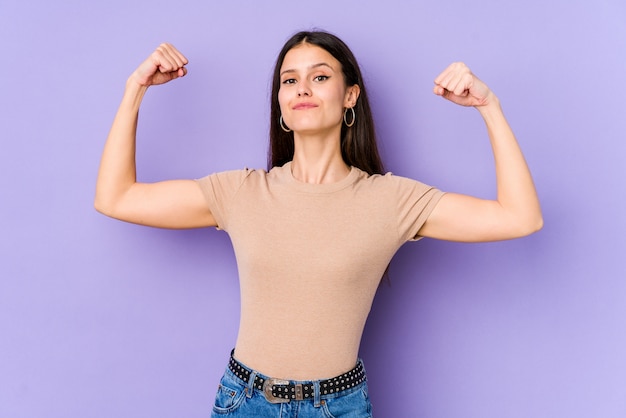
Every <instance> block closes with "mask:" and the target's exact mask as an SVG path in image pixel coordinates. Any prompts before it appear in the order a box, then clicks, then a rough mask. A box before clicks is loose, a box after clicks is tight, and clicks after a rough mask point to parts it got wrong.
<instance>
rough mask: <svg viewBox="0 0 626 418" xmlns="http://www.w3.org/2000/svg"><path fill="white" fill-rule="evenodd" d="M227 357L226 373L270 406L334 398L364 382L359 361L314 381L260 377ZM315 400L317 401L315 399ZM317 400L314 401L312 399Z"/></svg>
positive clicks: (364, 376)
mask: <svg viewBox="0 0 626 418" xmlns="http://www.w3.org/2000/svg"><path fill="white" fill-rule="evenodd" d="M233 353H234V350H233V352H231V355H230V361H229V362H228V369H229V370H230V372H231V373H233V375H235V377H237V378H239V379H240V380H241V381H242V382H243V383H244V384H252V386H253V388H254V389H258V390H260V391H263V393H264V395H265V398H266V399H267V400H268V401H269V402H272V403H283V402H289V401H291V400H306V399H311V400H315V401H316V403H317V401H319V398H321V397H324V396H329V395H331V396H336V395H337V394H340V393H341V392H343V391H348V390H350V389H352V388H354V387H357V386H359V385H360V384H361V383H363V382H365V381H366V380H367V377H366V375H365V368H364V367H363V362H362V361H361V360H360V359H359V360H358V361H357V364H356V366H355V367H354V368H353V369H352V370H349V371H347V372H346V373H343V374H341V375H339V376H336V377H332V378H330V379H323V380H315V381H297V380H283V379H276V378H272V377H267V376H264V375H262V374H260V373H258V372H256V371H254V370H252V369H250V368H249V367H247V366H245V365H244V364H242V363H241V362H239V361H238V360H237V359H235V357H234V356H233ZM318 397H319V398H318ZM315 398H318V399H315Z"/></svg>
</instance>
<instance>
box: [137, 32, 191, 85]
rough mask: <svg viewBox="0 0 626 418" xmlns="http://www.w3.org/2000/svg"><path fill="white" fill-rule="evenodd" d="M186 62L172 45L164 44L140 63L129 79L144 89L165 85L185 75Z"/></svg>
mask: <svg viewBox="0 0 626 418" xmlns="http://www.w3.org/2000/svg"><path fill="white" fill-rule="evenodd" d="M188 62H189V61H187V58H185V56H184V55H183V54H181V53H180V52H179V51H178V50H177V49H176V48H175V47H174V45H171V44H167V43H164V44H161V45H159V47H158V48H157V49H156V50H155V51H154V52H153V53H152V54H150V56H149V57H148V59H146V60H145V61H144V62H142V63H141V65H140V66H139V67H138V68H137V69H136V70H135V72H134V73H133V74H132V76H131V78H132V79H133V80H134V81H135V82H137V83H138V84H139V85H141V86H145V87H148V86H153V85H157V84H163V83H167V82H168V81H171V80H174V79H176V78H178V77H183V76H184V75H185V74H187V69H186V68H185V65H187V63H188Z"/></svg>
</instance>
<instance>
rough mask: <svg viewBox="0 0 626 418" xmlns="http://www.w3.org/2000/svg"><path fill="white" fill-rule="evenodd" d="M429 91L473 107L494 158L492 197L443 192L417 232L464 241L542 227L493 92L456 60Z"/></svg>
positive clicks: (522, 161) (529, 179) (518, 152)
mask: <svg viewBox="0 0 626 418" xmlns="http://www.w3.org/2000/svg"><path fill="white" fill-rule="evenodd" d="M434 93H435V94H437V95H439V96H442V97H444V98H446V99H448V100H450V101H451V102H453V103H456V104H459V105H462V106H473V107H475V108H476V109H477V110H478V111H479V112H480V114H481V116H482V117H483V119H484V121H485V124H486V126H487V131H488V133H489V138H490V141H491V147H492V149H493V155H494V159H495V167H496V182H497V199H496V200H485V199H478V198H475V197H471V196H466V195H462V194H456V193H448V194H446V195H444V196H443V197H442V198H441V200H440V201H439V203H438V204H437V206H436V207H435V209H434V210H433V212H432V213H431V215H430V216H429V218H428V220H427V221H426V223H425V224H424V226H423V227H422V229H421V230H420V233H419V235H421V236H425V237H431V238H437V239H444V240H450V241H464V242H484V241H498V240H505V239H512V238H518V237H522V236H525V235H529V234H531V233H533V232H536V231H538V230H539V229H541V227H542V226H543V219H542V216H541V208H540V206H539V199H538V197H537V192H536V190H535V186H534V183H533V180H532V177H531V174H530V170H529V169H528V166H527V164H526V161H525V159H524V155H523V154H522V151H521V149H520V147H519V144H518V143H517V140H516V139H515V135H514V134H513V131H512V130H511V128H510V127H509V124H508V123H507V121H506V119H505V117H504V113H503V112H502V108H501V107H500V101H499V100H498V98H497V97H496V96H495V94H494V93H493V92H492V91H491V90H490V89H489V88H488V87H487V86H486V85H485V84H484V83H483V82H482V81H480V80H479V79H478V78H477V77H476V76H475V75H474V74H472V72H471V71H470V70H469V68H467V66H465V65H464V64H462V63H454V64H452V65H450V66H449V67H448V68H447V69H446V70H445V71H443V72H442V73H441V74H440V75H439V76H438V77H437V78H436V79H435V87H434Z"/></svg>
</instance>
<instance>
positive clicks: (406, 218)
mask: <svg viewBox="0 0 626 418" xmlns="http://www.w3.org/2000/svg"><path fill="white" fill-rule="evenodd" d="M388 175H389V176H391V179H392V183H393V187H392V190H393V192H394V193H395V194H396V196H395V202H397V205H398V206H397V210H398V212H397V213H398V231H399V234H400V239H401V240H402V241H403V242H405V241H417V240H419V239H421V238H422V237H421V236H419V235H418V233H419V230H420V229H421V228H422V226H423V225H424V223H425V222H426V220H427V219H428V216H429V215H430V214H431V212H432V211H433V209H434V208H435V206H437V203H438V202H439V199H441V197H442V196H443V195H444V192H442V191H441V190H439V189H437V188H435V187H432V186H429V185H426V184H424V183H421V182H419V181H416V180H412V179H409V178H405V177H400V176H394V175H391V174H388Z"/></svg>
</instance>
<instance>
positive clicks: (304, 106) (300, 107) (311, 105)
mask: <svg viewBox="0 0 626 418" xmlns="http://www.w3.org/2000/svg"><path fill="white" fill-rule="evenodd" d="M315 107H317V105H316V104H314V103H298V104H297V105H295V106H294V107H293V108H292V109H293V110H307V109H313V108H315Z"/></svg>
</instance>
